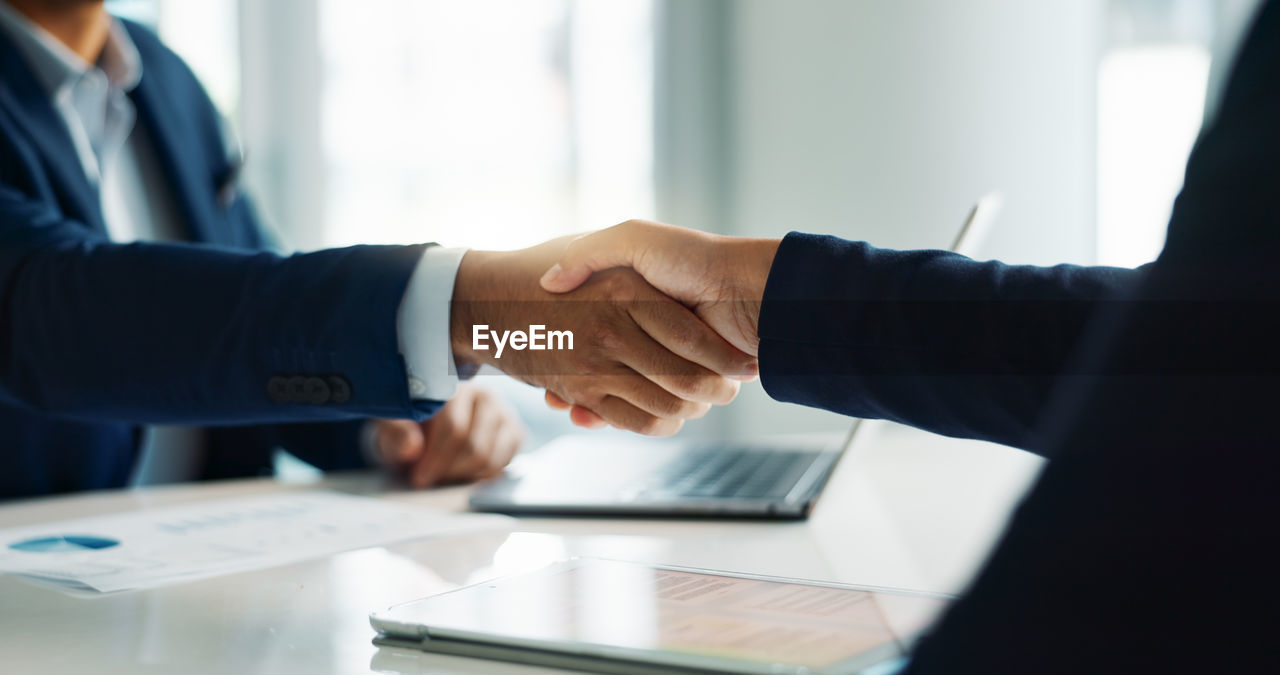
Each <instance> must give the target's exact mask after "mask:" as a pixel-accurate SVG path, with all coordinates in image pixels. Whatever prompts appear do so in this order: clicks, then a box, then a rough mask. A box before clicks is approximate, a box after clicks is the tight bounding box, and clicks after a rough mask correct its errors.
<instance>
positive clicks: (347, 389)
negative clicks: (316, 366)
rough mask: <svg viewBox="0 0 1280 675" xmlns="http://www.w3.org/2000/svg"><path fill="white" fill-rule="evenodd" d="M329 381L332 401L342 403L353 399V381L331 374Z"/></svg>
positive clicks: (330, 400) (330, 399)
mask: <svg viewBox="0 0 1280 675" xmlns="http://www.w3.org/2000/svg"><path fill="white" fill-rule="evenodd" d="M328 382H329V402H330V403H336V404H338V405H342V404H343V403H346V402H347V401H350V400H351V383H350V382H347V378H345V377H339V376H337V375H330V376H329V377H328Z"/></svg>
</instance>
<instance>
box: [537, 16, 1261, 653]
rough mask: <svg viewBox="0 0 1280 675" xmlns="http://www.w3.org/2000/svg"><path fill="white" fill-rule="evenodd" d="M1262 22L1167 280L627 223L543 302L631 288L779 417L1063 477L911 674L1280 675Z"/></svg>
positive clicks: (1220, 78) (1009, 533) (1038, 499)
mask: <svg viewBox="0 0 1280 675" xmlns="http://www.w3.org/2000/svg"><path fill="white" fill-rule="evenodd" d="M1247 5H1248V6H1247V7H1245V8H1244V9H1245V10H1246V11H1244V12H1242V13H1241V14H1240V15H1239V17H1238V18H1239V21H1238V23H1236V24H1235V25H1234V28H1235V30H1234V31H1229V33H1228V34H1227V35H1224V36H1221V37H1220V39H1219V43H1220V46H1221V49H1220V51H1219V55H1218V58H1217V59H1216V65H1215V70H1216V71H1217V72H1216V73H1215V76H1214V78H1213V80H1212V81H1213V84H1212V85H1211V88H1210V97H1209V101H1208V106H1207V110H1206V122H1205V126H1204V128H1203V130H1202V132H1201V135H1200V138H1199V140H1198V141H1197V143H1196V146H1195V148H1194V150H1193V151H1192V153H1191V156H1190V158H1189V160H1188V162H1187V168H1186V177H1185V182H1184V186H1183V189H1182V192H1181V193H1180V194H1179V196H1178V198H1177V201H1176V203H1175V205H1174V209H1173V215H1172V219H1171V222H1170V224H1169V229H1168V237H1167V241H1166V245H1165V248H1164V250H1163V251H1162V252H1161V254H1160V256H1159V258H1158V259H1157V260H1156V261H1155V262H1153V263H1151V264H1149V265H1145V266H1143V267H1141V268H1138V269H1118V268H1111V267H1081V266H1075V265H1058V266H1054V267H1034V266H1025V265H1007V264H1004V263H1001V262H998V261H991V262H980V261H975V260H971V259H969V258H966V257H964V256H961V255H957V254H954V253H949V252H944V251H893V250H887V249H881V248H876V247H874V246H871V245H870V244H868V243H866V242H857V241H846V240H843V239H838V238H836V237H830V236H820V235H812V234H801V233H797V232H793V233H791V234H789V235H787V236H786V237H785V238H782V239H742V238H733V237H724V236H717V235H711V234H707V233H703V232H697V231H693V230H686V229H682V228H676V227H672V226H666V225H660V224H656V223H646V222H629V223H624V224H622V225H620V226H617V227H614V228H611V229H609V230H604V231H601V232H598V233H593V234H590V235H587V236H585V237H583V238H581V239H579V240H577V241H575V242H574V243H573V244H572V245H570V246H569V248H568V250H567V251H566V253H565V254H564V255H563V256H562V257H561V258H560V259H559V261H558V262H557V264H556V265H554V266H552V267H551V268H549V269H548V271H547V273H546V275H545V276H544V278H543V284H544V286H545V287H546V288H547V289H548V290H554V291H567V290H570V289H572V288H574V287H576V286H577V284H579V283H581V282H582V281H583V280H585V279H588V278H589V277H590V276H591V275H592V273H593V272H596V271H597V270H604V269H611V268H614V267H616V266H620V265H621V266H632V267H634V268H635V269H636V270H638V271H639V272H641V273H642V274H644V276H645V277H646V278H647V279H648V280H649V281H650V282H651V283H653V284H654V285H655V286H657V287H658V288H659V289H661V290H662V291H664V292H666V293H668V294H670V295H672V296H673V297H676V298H678V299H681V300H682V301H684V302H685V303H686V304H688V305H689V306H690V307H693V308H695V311H696V312H697V313H698V314H699V315H700V316H702V317H703V318H704V319H705V320H706V321H707V322H708V323H709V324H710V325H711V326H713V327H715V328H716V329H717V330H719V331H720V332H721V334H722V335H724V336H725V337H726V338H727V339H728V340H729V341H730V342H732V343H733V344H735V345H736V346H738V347H739V348H740V349H742V350H743V351H746V352H749V353H752V354H758V355H759V359H760V364H759V365H760V377H761V382H762V384H763V385H764V388H765V391H766V392H767V393H768V394H769V395H770V396H772V397H773V398H775V399H777V400H780V401H787V402H792V403H799V404H803V405H808V406H813V407H818V408H824V409H827V410H832V411H836V412H840V413H844V414H847V415H852V416H857V417H865V418H877V419H889V420H894V421H897V422H900V423H903V424H909V425H912V426H915V427H919V428H923V429H927V430H930V431H934V432H936V433H940V434H945V435H949V436H956V437H963V438H976V439H982V440H988V441H994V442H998V443H1003V444H1006V445H1010V446H1014V447H1017V448H1022V449H1025V450H1028V451H1030V452H1035V453H1037V454H1040V455H1042V456H1044V457H1045V458H1046V459H1047V460H1048V462H1047V463H1046V465H1045V468H1044V470H1043V472H1042V473H1041V475H1040V476H1039V478H1038V479H1037V481H1036V483H1035V485H1034V486H1033V487H1032V489H1031V490H1030V491H1029V493H1028V494H1027V495H1026V496H1025V497H1024V498H1023V501H1022V503H1021V504H1020V506H1019V507H1018V509H1017V510H1016V512H1015V513H1014V514H1013V516H1012V518H1011V519H1010V521H1009V523H1008V524H1007V527H1006V529H1005V532H1004V534H1003V536H1002V538H1001V540H1000V541H999V542H998V544H997V545H996V546H995V548H994V550H993V551H992V552H991V553H990V556H989V558H988V560H987V561H986V564H985V566H984V567H983V568H982V569H981V570H980V571H979V573H978V575H977V576H976V578H974V579H973V581H972V582H971V583H970V585H969V588H968V589H967V590H966V591H965V592H964V593H963V594H962V595H961V597H960V598H959V599H958V600H957V601H956V603H955V604H954V605H953V606H952V607H951V608H950V610H949V611H948V612H947V613H946V614H945V615H944V616H943V617H942V619H941V620H940V621H939V622H938V624H937V625H936V626H934V627H933V628H932V630H931V632H930V633H929V634H928V635H927V636H926V637H925V638H924V639H923V640H921V642H920V643H919V644H918V645H917V646H916V648H915V650H914V654H913V655H912V657H911V659H910V663H909V664H907V665H906V672H907V673H911V674H913V675H914V674H916V673H919V674H925V673H929V674H932V673H939V674H947V675H957V674H967V673H973V674H982V675H990V674H993V673H1155V672H1159V673H1208V672H1221V673H1227V672H1230V673H1245V672H1247V673H1270V672H1275V670H1276V663H1277V656H1276V650H1275V645H1276V640H1275V629H1276V625H1277V622H1276V620H1275V618H1274V617H1275V609H1274V608H1275V606H1276V603H1277V601H1280V591H1277V588H1276V583H1275V574H1276V570H1277V569H1280V547H1277V546H1276V540H1277V536H1276V525H1275V520H1276V516H1277V514H1278V513H1280V491H1278V490H1277V488H1276V478H1277V476H1280V452H1278V450H1280V424H1277V423H1276V418H1275V417H1276V416H1275V409H1274V406H1275V405H1276V402H1277V395H1276V392H1277V391H1280V350H1278V349H1277V345H1280V320H1278V319H1280V271H1277V267H1276V263H1275V260H1276V258H1277V256H1280V124H1277V121H1280V0H1267V1H1265V2H1255V3H1247ZM1250 27H1251V28H1250ZM1242 37H1243V39H1241V38H1242ZM547 401H548V403H549V404H551V405H552V406H553V407H556V408H568V409H570V410H571V414H572V416H573V419H574V420H575V422H577V423H579V424H581V425H583V426H594V425H598V424H599V423H600V420H599V419H598V418H597V417H596V416H594V415H593V414H592V413H591V411H589V410H585V409H583V408H581V407H577V406H572V405H571V404H570V403H569V402H566V401H563V400H560V399H559V398H557V397H556V396H555V394H554V393H552V392H549V393H548V394H547Z"/></svg>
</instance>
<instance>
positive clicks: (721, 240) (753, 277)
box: [541, 220, 781, 427]
mask: <svg viewBox="0 0 1280 675" xmlns="http://www.w3.org/2000/svg"><path fill="white" fill-rule="evenodd" d="M780 241H781V240H779V239H746V238H740V237H726V236H721V235H714V234H708V233H706V232H699V231H697V230H689V229H685V228H682V227H676V226H674V225H663V224H660V223H651V222H647V221H641V220H632V221H628V222H625V223H622V224H621V225H615V226H614V227H611V228H609V229H606V230H600V231H599V232H593V233H591V234H588V235H585V236H583V237H580V238H578V239H576V240H574V241H572V242H571V243H570V244H569V245H568V247H567V248H566V249H565V251H564V254H563V255H561V256H560V259H559V260H558V261H557V262H556V264H555V265H553V266H552V267H551V268H550V269H548V270H547V271H546V273H545V274H544V275H543V276H542V279H541V284H542V287H543V288H545V289H546V290H548V291H551V292H554V293H565V292H568V291H572V290H573V289H575V288H578V287H579V286H580V285H581V284H583V283H584V282H586V281H587V280H588V279H589V278H591V276H592V274H594V273H596V272H599V271H601V270H608V269H610V268H614V267H630V268H633V269H634V270H636V271H637V272H639V273H640V274H641V275H643V276H644V278H645V280H646V281H648V282H649V283H650V284H652V285H653V286H654V287H655V288H657V289H658V290H660V291H662V292H663V293H665V294H667V295H669V296H671V297H672V298H674V299H676V300H679V301H680V302H682V303H684V304H685V305H686V306H687V307H690V308H692V309H693V311H694V313H695V314H696V315H697V316H698V317H699V318H701V319H702V320H703V321H705V322H706V323H707V325H708V326H710V327H711V328H712V329H714V330H715V331H716V332H717V333H719V334H720V335H722V336H723V337H724V339H726V340H728V341H729V342H730V343H731V344H733V346H734V347H736V348H737V349H739V350H741V351H742V352H745V353H747V354H750V355H751V356H757V355H758V354H759V348H760V335H759V330H758V327H759V322H760V303H761V300H762V299H763V297H764V286H765V282H766V281H767V280H768V278H769V268H770V267H771V266H772V265H773V258H774V255H775V254H776V253H777V251H778V244H779V243H780ZM546 399H547V405H549V406H551V407H552V408H556V409H561V410H565V409H567V410H570V416H571V418H572V419H573V421H574V422H575V423H576V424H578V425H579V426H585V427H596V426H600V425H601V424H602V423H603V421H602V420H601V419H599V418H598V417H597V416H595V415H593V414H592V413H591V411H590V410H584V409H583V408H582V407H581V406H577V405H574V404H573V402H572V401H569V400H567V399H565V398H563V397H560V396H557V395H556V394H555V392H552V391H548V392H547V394H546Z"/></svg>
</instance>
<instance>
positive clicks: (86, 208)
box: [0, 35, 107, 234]
mask: <svg viewBox="0 0 1280 675" xmlns="http://www.w3.org/2000/svg"><path fill="white" fill-rule="evenodd" d="M0 106H3V107H4V108H5V109H6V110H8V111H9V113H10V114H11V115H12V116H13V118H14V120H16V121H17V123H18V124H19V125H20V126H21V127H22V128H23V130H25V131H26V132H27V135H28V136H29V137H30V139H31V142H32V143H33V144H34V145H35V147H36V149H37V150H38V151H39V152H40V158H41V159H42V160H43V161H44V164H45V166H46V167H47V168H48V171H49V174H50V176H51V177H52V179H53V183H54V189H55V190H56V191H57V193H58V195H59V197H60V198H61V199H62V202H63V204H64V205H65V206H67V207H68V208H69V209H70V211H71V212H70V213H68V214H66V215H67V216H69V217H71V218H75V219H78V220H80V221H81V222H83V223H84V224H86V225H88V226H89V228H90V229H92V230H94V231H97V232H99V233H101V234H106V232H107V228H106V225H105V224H104V222H103V218H102V209H101V207H100V206H99V200H98V189H97V187H96V186H94V185H93V184H92V183H90V182H89V179H88V177H87V176H85V174H84V166H82V165H81V164H80V157H79V155H78V154H77V153H76V148H75V145H74V144H73V143H72V141H71V134H70V133H69V132H68V131H67V126H66V123H65V122H63V121H62V116H61V115H60V114H58V111H57V110H55V109H54V107H53V103H52V102H51V101H50V100H49V95H48V94H47V93H46V92H45V91H44V89H43V88H42V87H41V86H40V83H39V82H37V81H36V78H35V75H33V74H32V73H31V70H30V68H28V67H27V62H26V61H25V60H24V59H23V58H22V56H21V55H20V54H18V51H17V50H16V49H14V47H13V45H11V44H9V41H8V39H6V38H5V37H3V36H2V35H0Z"/></svg>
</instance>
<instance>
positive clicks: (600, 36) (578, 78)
mask: <svg viewBox="0 0 1280 675" xmlns="http://www.w3.org/2000/svg"><path fill="white" fill-rule="evenodd" d="M650 5H651V3H650V2H648V1H647V0H640V1H638V0H623V1H618V0H613V1H611V2H572V1H569V0H535V1H530V0H522V1H520V2H512V1H510V0H469V1H468V2H448V1H430V2H423V1H421V0H377V1H366V2H360V3H353V2H347V1H344V0H321V1H320V4H319V13H320V21H319V26H320V53H321V55H322V57H323V60H324V63H323V70H322V73H321V105H320V110H321V125H320V129H321V139H320V140H321V146H322V149H323V157H324V162H325V176H324V180H325V190H324V194H323V199H324V200H325V204H326V208H325V216H324V217H325V240H324V242H323V243H324V244H325V245H339V244H352V243H357V242H416V241H424V240H435V241H440V242H442V243H446V244H464V245H467V246H475V247H482V248H498V249H505V248H513V247H519V246H524V245H529V244H534V243H537V242H540V241H544V240H546V239H549V238H552V237H555V236H557V235H561V234H565V233H567V232H573V231H578V230H582V229H587V228H593V227H601V226H605V225H610V224H613V223H614V222H618V221H619V220H622V219H625V218H628V217H635V216H643V215H647V214H649V213H650V212H651V211H652V208H653V207H652V202H653V196H652V179H651V173H652V144H653V132H652V108H653V101H652V89H653V87H652V77H653V75H652V66H651V63H652V55H651V51H652V48H651V44H652V20H651V11H652V10H651V6H650Z"/></svg>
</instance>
